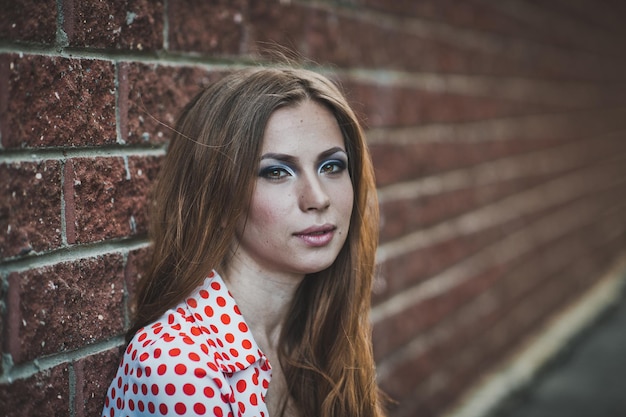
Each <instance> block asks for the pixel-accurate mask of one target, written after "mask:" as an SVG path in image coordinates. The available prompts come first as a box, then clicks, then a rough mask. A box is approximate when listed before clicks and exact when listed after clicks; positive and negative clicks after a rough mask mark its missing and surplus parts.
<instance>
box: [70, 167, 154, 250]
mask: <svg viewBox="0 0 626 417" xmlns="http://www.w3.org/2000/svg"><path fill="white" fill-rule="evenodd" d="M158 162H159V158H158V157H145V158H144V157H141V158H140V157H136V158H130V159H129V161H128V162H126V163H125V161H124V159H123V158H76V159H72V160H69V161H68V162H66V165H69V164H71V167H72V169H73V184H74V186H73V192H74V196H73V202H74V215H75V218H74V220H73V221H74V224H75V236H70V232H69V228H68V242H69V243H73V242H76V243H85V242H94V241H99V240H105V239H111V238H120V237H126V236H132V235H141V234H145V233H146V212H145V210H146V207H145V205H146V204H145V203H146V198H147V195H148V193H149V188H150V186H151V184H152V181H153V180H154V176H155V175H156V173H157V170H158ZM66 211H67V210H66ZM67 221H68V223H69V222H70V221H72V219H70V218H68V220H67Z"/></svg>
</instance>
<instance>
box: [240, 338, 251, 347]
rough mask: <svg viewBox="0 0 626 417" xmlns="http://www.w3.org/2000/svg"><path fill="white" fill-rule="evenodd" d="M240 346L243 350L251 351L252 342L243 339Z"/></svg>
mask: <svg viewBox="0 0 626 417" xmlns="http://www.w3.org/2000/svg"><path fill="white" fill-rule="evenodd" d="M241 346H243V348H244V349H252V342H251V341H249V340H248V339H244V340H243V342H241Z"/></svg>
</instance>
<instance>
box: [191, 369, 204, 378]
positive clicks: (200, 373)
mask: <svg viewBox="0 0 626 417" xmlns="http://www.w3.org/2000/svg"><path fill="white" fill-rule="evenodd" d="M193 374H194V375H195V376H196V377H198V378H204V377H205V376H206V371H205V370H204V369H202V368H196V369H195V370H194V371H193Z"/></svg>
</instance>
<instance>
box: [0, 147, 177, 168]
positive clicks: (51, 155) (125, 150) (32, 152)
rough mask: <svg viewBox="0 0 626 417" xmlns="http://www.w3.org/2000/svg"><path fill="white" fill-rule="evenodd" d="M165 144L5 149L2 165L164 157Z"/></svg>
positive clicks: (1, 156)
mask: <svg viewBox="0 0 626 417" xmlns="http://www.w3.org/2000/svg"><path fill="white" fill-rule="evenodd" d="M166 146H167V145H165V144H163V145H155V146H150V147H146V146H133V145H131V146H127V145H121V144H114V145H105V146H101V147H90V146H86V147H81V148H56V147H55V148H41V149H39V148H30V149H5V150H3V152H2V154H0V163H15V162H37V161H49V160H53V161H65V160H67V159H70V158H98V157H100V158H115V157H128V156H162V155H165V151H166Z"/></svg>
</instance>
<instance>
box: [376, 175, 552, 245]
mask: <svg viewBox="0 0 626 417" xmlns="http://www.w3.org/2000/svg"><path fill="white" fill-rule="evenodd" d="M549 179H554V176H553V175H537V176H534V177H531V178H520V179H515V180H510V181H502V182H498V183H494V184H488V185H483V186H478V187H470V188H464V189H460V190H455V191H449V192H443V193H440V194H433V195H426V196H421V197H418V198H416V199H408V198H407V199H401V200H396V201H388V202H381V204H380V209H381V223H382V225H383V227H382V230H381V233H380V241H381V243H384V242H387V241H390V240H392V239H395V238H398V237H400V236H402V235H405V234H407V233H410V232H412V231H416V230H419V229H421V228H423V227H428V226H431V225H434V224H436V223H439V222H444V221H446V220H449V219H452V218H455V217H457V216H458V215H461V214H462V213H465V212H469V211H471V210H472V209H475V208H478V207H481V206H484V205H486V204H489V203H492V202H494V201H497V200H499V199H501V198H504V197H507V196H510V195H513V194H515V193H518V192H521V191H523V190H526V189H528V188H530V187H532V186H535V185H539V184H541V183H543V182H544V181H546V180H549ZM416 186H419V185H416Z"/></svg>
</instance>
